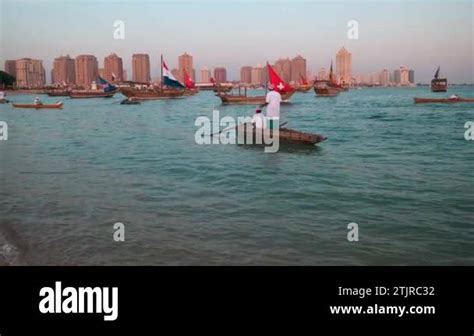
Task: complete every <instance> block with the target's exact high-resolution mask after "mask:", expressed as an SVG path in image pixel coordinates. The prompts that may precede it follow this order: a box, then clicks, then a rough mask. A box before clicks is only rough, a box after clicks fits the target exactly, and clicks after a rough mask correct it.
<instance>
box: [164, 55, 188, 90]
mask: <svg viewBox="0 0 474 336" xmlns="http://www.w3.org/2000/svg"><path fill="white" fill-rule="evenodd" d="M163 85H165V86H168V87H174V88H184V85H183V84H181V83H180V82H179V81H178V80H177V79H176V78H174V76H173V74H172V73H171V71H170V70H169V69H168V66H167V65H166V63H165V61H163Z"/></svg>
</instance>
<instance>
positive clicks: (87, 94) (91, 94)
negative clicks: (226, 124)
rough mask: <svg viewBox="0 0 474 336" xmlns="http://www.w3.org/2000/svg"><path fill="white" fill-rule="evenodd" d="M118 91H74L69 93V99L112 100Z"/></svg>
mask: <svg viewBox="0 0 474 336" xmlns="http://www.w3.org/2000/svg"><path fill="white" fill-rule="evenodd" d="M117 92H118V89H116V90H112V91H108V92H105V91H102V90H72V91H71V92H69V97H71V98H112V97H113V96H114V95H115V94H116V93H117Z"/></svg>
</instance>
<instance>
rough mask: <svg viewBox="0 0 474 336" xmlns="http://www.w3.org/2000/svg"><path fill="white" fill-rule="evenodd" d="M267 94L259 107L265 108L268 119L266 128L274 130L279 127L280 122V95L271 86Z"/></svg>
mask: <svg viewBox="0 0 474 336" xmlns="http://www.w3.org/2000/svg"><path fill="white" fill-rule="evenodd" d="M268 90H269V92H268V93H267V96H266V97H265V103H264V104H262V105H260V107H264V106H267V119H268V122H269V124H268V128H269V129H276V128H278V127H279V126H278V125H279V121H280V103H281V95H280V93H279V92H278V91H276V90H275V89H274V87H273V85H272V84H270V85H269V86H268Z"/></svg>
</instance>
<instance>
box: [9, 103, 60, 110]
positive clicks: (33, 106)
mask: <svg viewBox="0 0 474 336" xmlns="http://www.w3.org/2000/svg"><path fill="white" fill-rule="evenodd" d="M63 105H64V104H63V103H61V104H49V105H48V104H12V106H13V107H15V108H31V109H36V110H38V109H60V108H63Z"/></svg>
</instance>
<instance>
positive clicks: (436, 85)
mask: <svg viewBox="0 0 474 336" xmlns="http://www.w3.org/2000/svg"><path fill="white" fill-rule="evenodd" d="M439 70H440V67H438V70H436V72H435V74H434V78H433V79H432V80H431V91H432V92H446V91H448V80H447V79H446V78H439Z"/></svg>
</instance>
